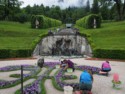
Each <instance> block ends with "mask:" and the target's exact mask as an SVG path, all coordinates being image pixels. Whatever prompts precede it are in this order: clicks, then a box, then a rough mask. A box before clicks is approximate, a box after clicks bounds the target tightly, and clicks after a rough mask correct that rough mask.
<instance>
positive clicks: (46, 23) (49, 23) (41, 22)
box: [31, 15, 62, 28]
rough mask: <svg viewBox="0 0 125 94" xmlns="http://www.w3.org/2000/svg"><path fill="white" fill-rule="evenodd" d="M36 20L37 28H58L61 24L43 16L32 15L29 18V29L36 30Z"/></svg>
mask: <svg viewBox="0 0 125 94" xmlns="http://www.w3.org/2000/svg"><path fill="white" fill-rule="evenodd" d="M36 20H37V21H38V25H37V27H38V28H50V27H56V26H60V25H61V24H62V22H61V21H59V20H56V19H52V18H48V17H45V16H43V15H34V16H32V18H31V27H32V28H36Z"/></svg>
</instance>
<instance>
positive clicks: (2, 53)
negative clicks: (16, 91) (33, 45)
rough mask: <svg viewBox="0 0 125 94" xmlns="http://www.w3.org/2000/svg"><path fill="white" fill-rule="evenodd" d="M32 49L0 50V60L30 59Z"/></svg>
mask: <svg viewBox="0 0 125 94" xmlns="http://www.w3.org/2000/svg"><path fill="white" fill-rule="evenodd" d="M31 53H32V50H31V49H0V58H13V57H14V58H15V57H30V56H31Z"/></svg>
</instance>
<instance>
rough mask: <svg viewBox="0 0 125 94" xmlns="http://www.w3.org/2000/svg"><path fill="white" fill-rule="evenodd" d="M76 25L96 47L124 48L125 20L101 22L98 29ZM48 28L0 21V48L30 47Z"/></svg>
mask: <svg viewBox="0 0 125 94" xmlns="http://www.w3.org/2000/svg"><path fill="white" fill-rule="evenodd" d="M76 27H77V28H79V30H80V32H81V33H84V34H87V35H90V37H91V40H92V42H93V43H94V45H95V47H96V48H104V49H105V48H106V49H110V48H111V49H124V48H125V21H122V22H109V23H103V24H102V26H101V28H98V29H85V28H82V27H78V26H76ZM48 30H49V29H32V28H31V27H30V23H25V24H20V23H17V22H7V21H0V49H8V48H9V49H31V48H32V42H33V41H34V40H35V39H37V38H38V36H39V35H40V34H43V33H47V31H48Z"/></svg>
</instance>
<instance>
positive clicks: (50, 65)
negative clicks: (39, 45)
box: [0, 62, 100, 94]
mask: <svg viewBox="0 0 125 94" xmlns="http://www.w3.org/2000/svg"><path fill="white" fill-rule="evenodd" d="M59 64H60V63H59V62H45V63H44V66H43V68H40V67H38V66H34V65H13V66H6V67H1V68H0V73H5V72H12V71H17V70H20V69H21V66H23V71H24V74H23V80H24V81H27V80H29V79H32V78H34V79H35V80H34V81H33V82H32V83H30V84H28V85H25V86H24V87H23V94H46V89H45V86H44V82H45V80H47V79H51V80H52V83H53V87H54V88H55V89H57V90H59V91H63V87H64V86H72V87H73V89H74V90H75V89H76V88H78V85H79V82H75V83H74V82H72V81H71V82H66V81H65V80H72V79H78V78H77V76H76V75H74V73H72V74H71V73H68V75H67V74H66V73H65V72H64V71H63V70H62V69H60V68H58V69H56V65H59ZM44 68H46V70H45V71H44V72H43V73H42V74H40V75H38V74H39V73H40V72H41V71H42V70H43V69H44ZM75 69H76V70H75V71H81V72H82V71H83V70H84V69H86V70H92V72H93V73H94V74H96V73H98V72H99V71H100V68H98V67H94V66H86V65H81V66H80V65H77V66H75ZM53 70H56V71H55V72H54V74H53V75H50V73H51V72H52V71H53ZM25 71H29V73H25ZM81 72H80V73H81ZM9 76H11V77H13V78H16V79H15V80H10V81H9V80H8V81H6V80H4V79H0V89H1V90H2V89H7V88H10V87H14V86H16V85H18V84H20V83H21V75H20V73H17V74H11V75H9ZM14 94H21V89H19V90H17V91H16V92H15V93H14Z"/></svg>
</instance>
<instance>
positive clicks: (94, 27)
mask: <svg viewBox="0 0 125 94" xmlns="http://www.w3.org/2000/svg"><path fill="white" fill-rule="evenodd" d="M94 28H96V19H95V18H94Z"/></svg>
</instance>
